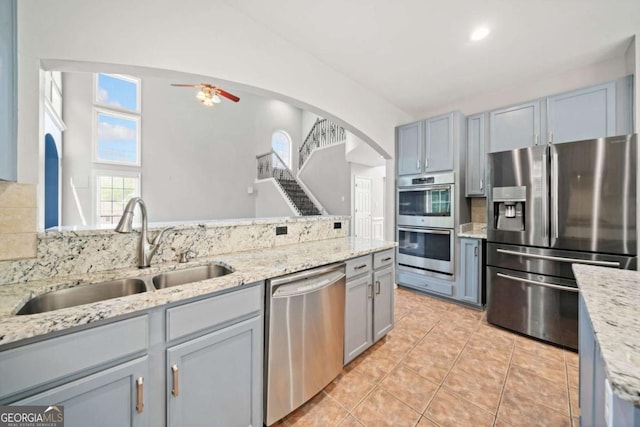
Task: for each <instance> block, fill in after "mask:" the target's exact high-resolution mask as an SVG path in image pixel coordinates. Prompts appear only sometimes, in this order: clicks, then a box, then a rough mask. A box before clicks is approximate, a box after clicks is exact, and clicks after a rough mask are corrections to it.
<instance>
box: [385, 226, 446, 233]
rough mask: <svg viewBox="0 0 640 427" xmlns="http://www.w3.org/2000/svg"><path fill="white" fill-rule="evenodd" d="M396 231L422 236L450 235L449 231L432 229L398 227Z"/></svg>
mask: <svg viewBox="0 0 640 427" xmlns="http://www.w3.org/2000/svg"><path fill="white" fill-rule="evenodd" d="M398 231H408V232H409V233H423V234H447V235H450V234H451V231H449V230H434V229H424V228H404V227H398Z"/></svg>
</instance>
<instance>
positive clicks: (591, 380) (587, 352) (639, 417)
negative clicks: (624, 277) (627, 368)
mask: <svg viewBox="0 0 640 427" xmlns="http://www.w3.org/2000/svg"><path fill="white" fill-rule="evenodd" d="M578 355H579V357H580V358H579V363H580V371H579V378H580V379H579V387H580V392H579V406H580V425H581V426H639V425H640V408H639V407H636V406H634V405H633V403H631V402H628V401H625V400H622V399H620V398H619V397H618V396H617V395H615V394H613V393H612V392H611V391H610V390H609V391H607V387H608V379H607V375H606V369H605V365H604V360H603V358H602V354H601V351H600V346H599V344H598V342H597V340H596V337H595V334H594V331H593V326H592V325H591V319H590V318H589V313H588V312H587V308H586V306H585V302H584V298H583V297H582V296H579V302H578Z"/></svg>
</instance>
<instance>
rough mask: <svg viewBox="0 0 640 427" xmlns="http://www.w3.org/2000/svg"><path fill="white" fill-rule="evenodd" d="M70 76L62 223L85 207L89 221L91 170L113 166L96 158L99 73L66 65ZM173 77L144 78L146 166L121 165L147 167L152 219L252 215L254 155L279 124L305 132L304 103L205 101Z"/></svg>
mask: <svg viewBox="0 0 640 427" xmlns="http://www.w3.org/2000/svg"><path fill="white" fill-rule="evenodd" d="M64 79H65V82H64V87H65V91H64V97H65V98H64V118H63V119H64V120H65V122H66V124H67V126H68V130H67V131H66V132H65V144H64V156H63V167H62V171H63V174H62V176H63V183H64V187H63V192H62V194H63V220H64V223H63V224H64V225H78V224H81V216H80V212H79V211H80V209H81V210H82V211H83V213H84V216H85V218H86V219H87V222H88V223H89V224H91V221H92V219H93V215H92V208H93V206H92V204H93V200H92V189H93V182H92V179H91V176H92V171H94V170H97V169H99V170H105V169H114V166H110V165H105V164H97V163H93V162H92V159H91V156H92V101H93V91H92V88H93V74H92V73H64ZM172 82H176V80H174V79H162V78H148V77H144V78H143V79H142V83H141V84H142V102H141V104H142V127H141V133H142V167H141V168H122V169H126V170H129V171H139V172H141V174H142V197H143V198H144V200H145V203H146V204H147V207H148V211H149V220H150V221H154V222H165V221H180V220H202V219H216V218H250V217H254V215H255V213H256V206H255V197H254V196H253V195H250V194H248V192H247V188H248V187H250V186H252V185H253V184H254V181H255V178H256V155H258V154H263V153H265V152H268V151H269V150H270V149H271V135H272V134H273V132H274V131H276V130H278V129H283V130H285V131H286V132H288V133H289V134H290V135H291V137H292V139H293V140H294V141H299V140H300V129H301V125H300V123H301V111H300V109H298V108H296V107H293V106H291V105H289V104H286V103H284V102H282V101H278V100H273V99H267V98H263V97H259V96H255V95H249V94H244V93H237V95H238V96H240V98H241V101H240V102H238V103H232V102H229V101H223V102H222V103H221V104H218V105H216V106H214V107H211V108H206V107H204V106H202V105H201V104H200V103H198V102H197V101H196V99H195V96H194V95H195V90H194V89H183V88H175V87H172V86H171V85H170V83H172ZM294 149H295V147H294ZM71 178H73V182H74V183H75V194H74V193H72V191H71V188H70V183H71ZM76 195H77V201H78V202H79V204H78V203H77V201H76ZM269 216H273V215H269Z"/></svg>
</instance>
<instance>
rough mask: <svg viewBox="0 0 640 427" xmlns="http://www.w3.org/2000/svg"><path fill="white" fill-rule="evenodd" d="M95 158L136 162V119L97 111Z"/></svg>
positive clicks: (108, 160)
mask: <svg viewBox="0 0 640 427" xmlns="http://www.w3.org/2000/svg"><path fill="white" fill-rule="evenodd" d="M97 145H98V146H97V150H96V152H97V160H99V161H100V160H101V161H107V162H119V163H133V164H137V163H138V149H137V147H138V122H137V120H133V119H127V118H123V117H116V116H112V115H109V114H105V113H98V136H97Z"/></svg>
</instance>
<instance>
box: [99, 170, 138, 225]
mask: <svg viewBox="0 0 640 427" xmlns="http://www.w3.org/2000/svg"><path fill="white" fill-rule="evenodd" d="M97 183H98V188H97V191H98V213H97V221H98V224H102V225H105V224H116V223H117V222H118V221H119V220H120V217H121V216H122V212H124V207H125V205H126V203H127V202H128V201H129V199H130V198H132V197H136V196H139V195H140V193H139V188H140V180H139V178H135V177H129V176H126V177H125V176H117V175H113V176H106V175H98V176H97ZM124 183H127V184H128V185H130V186H131V188H124V186H123V185H124Z"/></svg>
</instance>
